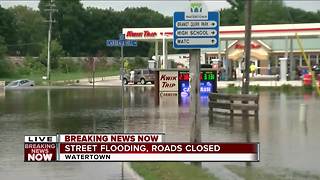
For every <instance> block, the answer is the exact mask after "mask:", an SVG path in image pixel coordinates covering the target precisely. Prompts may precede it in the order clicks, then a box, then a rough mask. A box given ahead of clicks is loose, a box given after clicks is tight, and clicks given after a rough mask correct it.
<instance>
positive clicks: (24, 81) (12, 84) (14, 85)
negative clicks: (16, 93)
mask: <svg viewBox="0 0 320 180" xmlns="http://www.w3.org/2000/svg"><path fill="white" fill-rule="evenodd" d="M34 85H35V84H34V81H31V80H28V79H21V80H16V81H12V82H10V83H9V84H8V85H6V87H8V88H18V87H30V86H34Z"/></svg>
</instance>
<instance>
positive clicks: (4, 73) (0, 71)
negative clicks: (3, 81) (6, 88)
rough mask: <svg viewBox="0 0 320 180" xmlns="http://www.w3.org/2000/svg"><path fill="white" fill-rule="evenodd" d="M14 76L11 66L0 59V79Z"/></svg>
mask: <svg viewBox="0 0 320 180" xmlns="http://www.w3.org/2000/svg"><path fill="white" fill-rule="evenodd" d="M13 74H14V69H13V66H12V64H11V63H10V62H9V61H8V60H7V59H5V58H1V57H0V77H1V78H6V77H9V76H11V75H13Z"/></svg>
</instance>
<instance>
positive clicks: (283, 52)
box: [122, 23, 320, 81]
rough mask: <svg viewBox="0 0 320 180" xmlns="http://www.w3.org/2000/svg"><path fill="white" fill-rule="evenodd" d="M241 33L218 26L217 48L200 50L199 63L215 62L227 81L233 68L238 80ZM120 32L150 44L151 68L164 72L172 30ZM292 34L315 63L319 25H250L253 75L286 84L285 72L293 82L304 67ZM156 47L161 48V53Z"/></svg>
mask: <svg viewBox="0 0 320 180" xmlns="http://www.w3.org/2000/svg"><path fill="white" fill-rule="evenodd" d="M244 31H245V27H244V26H220V27H219V36H220V43H219V44H220V46H219V48H217V49H212V48H202V49H201V57H202V59H201V63H202V64H211V63H212V62H219V63H220V64H221V66H222V67H223V68H224V69H225V71H226V73H227V74H228V77H229V79H231V76H232V70H233V69H235V71H236V73H237V75H238V77H240V76H241V75H242V74H241V71H242V70H243V68H242V59H243V54H244V41H243V40H244V35H245V34H244ZM122 33H123V34H125V38H126V39H128V40H137V41H144V42H150V43H154V47H155V52H154V55H155V61H156V63H155V68H159V69H168V67H169V65H168V64H169V63H168V43H172V41H173V28H123V30H122ZM296 35H298V36H299V38H301V39H302V40H303V41H302V43H303V47H304V51H305V52H306V54H307V56H308V58H309V59H310V61H311V65H313V64H319V62H320V44H319V43H318V41H319V38H320V23H304V24H273V25H252V42H251V60H252V62H253V63H255V65H256V67H257V68H258V72H257V74H259V75H276V74H278V75H280V76H282V77H280V80H282V81H286V80H287V77H283V76H285V75H286V73H287V72H288V73H289V77H290V78H289V79H294V74H295V73H296V72H295V70H296V67H297V66H304V65H306V64H305V62H304V57H303V56H302V53H301V50H300V49H299V47H298V45H297V42H296ZM159 46H162V52H161V53H159ZM281 64H282V65H281ZM280 67H282V68H280ZM277 68H278V69H279V70H276V69H277ZM281 72H282V73H281ZM281 74H282V75H281Z"/></svg>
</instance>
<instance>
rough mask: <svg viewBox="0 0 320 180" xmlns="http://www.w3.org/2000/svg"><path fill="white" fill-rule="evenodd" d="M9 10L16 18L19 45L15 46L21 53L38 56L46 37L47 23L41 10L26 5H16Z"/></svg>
mask: <svg viewBox="0 0 320 180" xmlns="http://www.w3.org/2000/svg"><path fill="white" fill-rule="evenodd" d="M9 11H10V12H11V13H12V14H14V16H15V19H16V31H17V34H18V36H17V39H16V43H17V45H16V46H14V47H15V49H16V51H19V52H20V55H22V56H26V55H32V56H38V55H39V54H40V52H41V48H42V47H41V44H42V42H43V41H44V40H45V39H46V31H45V30H46V24H45V23H44V18H43V17H42V16H41V15H40V12H39V11H35V10H32V9H31V8H28V7H26V6H15V7H13V8H10V9H9Z"/></svg>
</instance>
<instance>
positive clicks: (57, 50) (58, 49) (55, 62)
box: [40, 40, 65, 69]
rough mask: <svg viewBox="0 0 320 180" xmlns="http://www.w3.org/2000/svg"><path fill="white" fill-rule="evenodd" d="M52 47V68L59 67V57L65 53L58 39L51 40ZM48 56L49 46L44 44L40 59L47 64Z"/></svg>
mask: <svg viewBox="0 0 320 180" xmlns="http://www.w3.org/2000/svg"><path fill="white" fill-rule="evenodd" d="M50 47H51V49H50V68H51V69H57V68H58V67H59V59H60V57H63V56H64V55H65V52H64V50H63V49H62V46H61V45H60V44H59V42H58V41H57V40H53V41H51V46H50ZM47 57H48V46H47V45H46V46H44V47H43V49H42V52H41V54H40V61H41V63H42V64H44V65H45V66H47Z"/></svg>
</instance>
